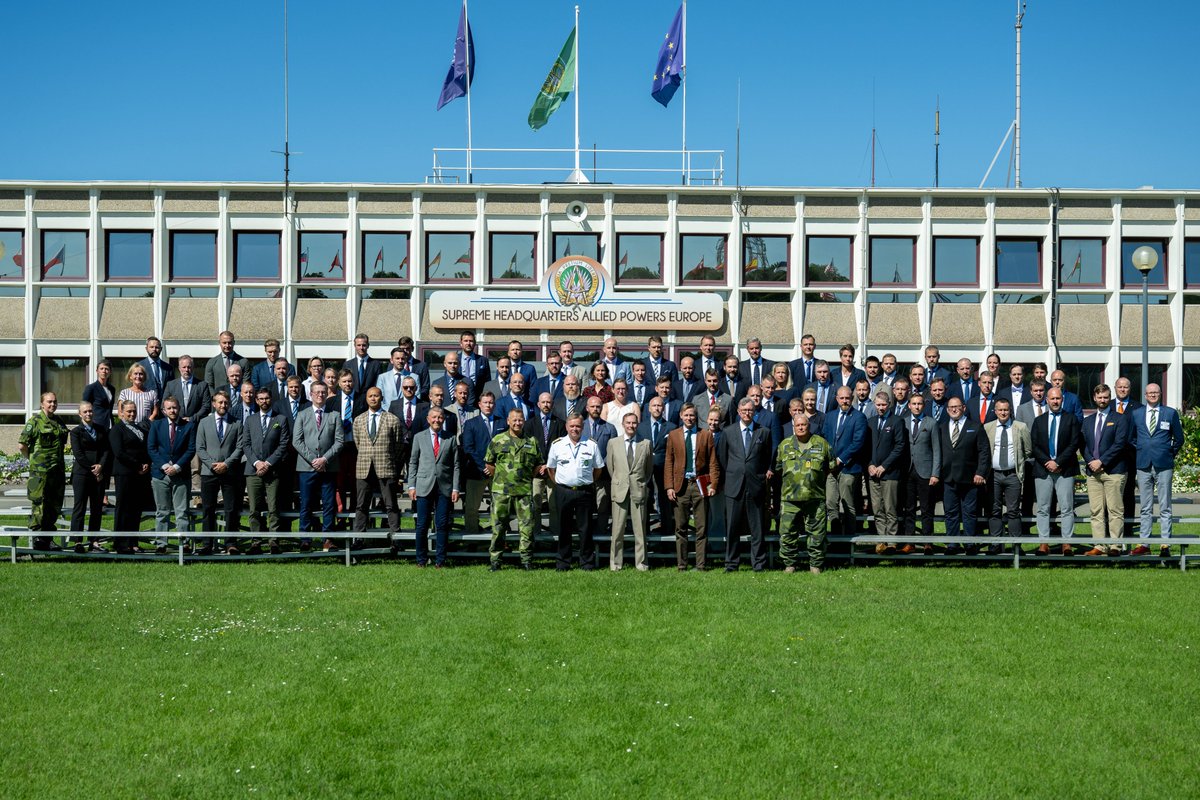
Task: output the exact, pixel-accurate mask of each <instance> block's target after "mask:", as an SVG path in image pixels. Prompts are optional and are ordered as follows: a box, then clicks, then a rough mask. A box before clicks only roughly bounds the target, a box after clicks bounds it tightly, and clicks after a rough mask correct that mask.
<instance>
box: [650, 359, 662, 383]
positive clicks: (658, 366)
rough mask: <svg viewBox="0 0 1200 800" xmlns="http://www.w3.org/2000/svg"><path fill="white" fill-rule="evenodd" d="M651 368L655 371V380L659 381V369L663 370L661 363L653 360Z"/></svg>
mask: <svg viewBox="0 0 1200 800" xmlns="http://www.w3.org/2000/svg"><path fill="white" fill-rule="evenodd" d="M650 369H651V370H653V371H654V380H656V381H657V380H658V375H659V370H661V369H662V366H661V365H660V364H659V362H657V361H651V362H650Z"/></svg>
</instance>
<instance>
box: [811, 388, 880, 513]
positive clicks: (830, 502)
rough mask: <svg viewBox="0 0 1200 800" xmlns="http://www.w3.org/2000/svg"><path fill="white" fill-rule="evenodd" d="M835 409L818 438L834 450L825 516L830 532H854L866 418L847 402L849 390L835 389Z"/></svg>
mask: <svg viewBox="0 0 1200 800" xmlns="http://www.w3.org/2000/svg"><path fill="white" fill-rule="evenodd" d="M836 398H837V408H836V409H835V410H832V411H830V412H829V413H828V414H826V415H825V430H824V431H823V432H822V434H821V436H822V437H823V438H824V439H825V441H827V442H829V445H830V447H832V448H833V456H834V462H833V469H832V470H830V472H829V477H828V478H827V479H826V481H825V513H826V516H827V517H828V518H829V520H830V530H831V532H833V533H838V534H840V533H846V534H849V533H851V532H853V531H854V530H856V529H857V521H856V519H855V517H856V516H857V515H858V512H859V510H860V509H861V507H862V474H863V463H864V462H865V460H866V458H867V455H868V453H869V452H870V451H869V450H867V446H868V444H869V440H868V438H867V418H866V417H864V416H863V415H862V414H861V413H859V412H858V411H855V410H854V408H853V407H852V406H851V403H850V387H849V386H842V387H840V388H839V389H838V390H837V394H836Z"/></svg>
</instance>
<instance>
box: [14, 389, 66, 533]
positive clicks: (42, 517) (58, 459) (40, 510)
mask: <svg viewBox="0 0 1200 800" xmlns="http://www.w3.org/2000/svg"><path fill="white" fill-rule="evenodd" d="M57 410H58V398H57V397H56V396H55V394H54V392H45V393H43V394H42V410H41V411H40V412H39V413H37V414H35V415H34V416H33V417H31V418H30V419H29V422H27V423H25V429H24V430H22V431H21V438H20V440H19V447H20V450H21V455H23V456H25V457H27V458H28V459H29V504H30V506H31V508H30V514H29V528H30V530H34V531H53V530H56V529H57V525H56V523H57V522H58V514H59V512H60V511H62V504H63V492H64V491H65V490H66V486H67V465H66V459H65V453H66V445H67V436H68V432H67V426H66V425H64V424H63V423H62V420H60V419H59V418H58V415H57V414H55V413H54V412H55V411H57ZM33 549H34V550H60V549H62V548H60V547H59V546H58V545H56V544H55V543H54V540H53V539H52V538H51V537H49V536H35V537H34V538H33Z"/></svg>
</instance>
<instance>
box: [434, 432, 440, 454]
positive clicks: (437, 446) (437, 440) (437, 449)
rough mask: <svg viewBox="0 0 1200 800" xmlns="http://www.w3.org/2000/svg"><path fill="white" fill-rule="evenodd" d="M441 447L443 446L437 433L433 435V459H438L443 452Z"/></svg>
mask: <svg viewBox="0 0 1200 800" xmlns="http://www.w3.org/2000/svg"><path fill="white" fill-rule="evenodd" d="M441 445H442V443H441V437H439V436H438V435H437V434H436V433H435V434H433V457H434V458H437V457H438V454H439V453H441V452H442V446H441Z"/></svg>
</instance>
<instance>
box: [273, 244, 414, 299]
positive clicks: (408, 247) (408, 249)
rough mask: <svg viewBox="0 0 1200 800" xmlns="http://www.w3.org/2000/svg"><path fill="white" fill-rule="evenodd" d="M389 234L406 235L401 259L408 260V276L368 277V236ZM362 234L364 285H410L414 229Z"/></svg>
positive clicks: (361, 273)
mask: <svg viewBox="0 0 1200 800" xmlns="http://www.w3.org/2000/svg"><path fill="white" fill-rule="evenodd" d="M389 235H390V236H404V237H405V239H404V250H405V252H404V258H403V259H401V262H400V263H401V264H403V263H404V262H405V261H407V262H408V277H407V278H368V277H367V259H368V253H367V237H368V236H389ZM360 236H361V238H360V240H359V243H360V246H359V252H361V253H362V258H361V259H360V260H361V261H362V264H361V265H360V269H359V279H360V280H361V281H362V283H363V284H364V285H371V286H374V285H376V284H385V285H386V284H392V285H402V286H408V285H410V284H411V283H412V276H413V265H412V237H413V235H412V231H362V232H361V234H360ZM342 249H343V251H344V250H345V245H344V244H343V246H342ZM296 258H297V259H299V256H297V257H296ZM371 267H372V269H374V267H375V262H374V261H372V262H371Z"/></svg>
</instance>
